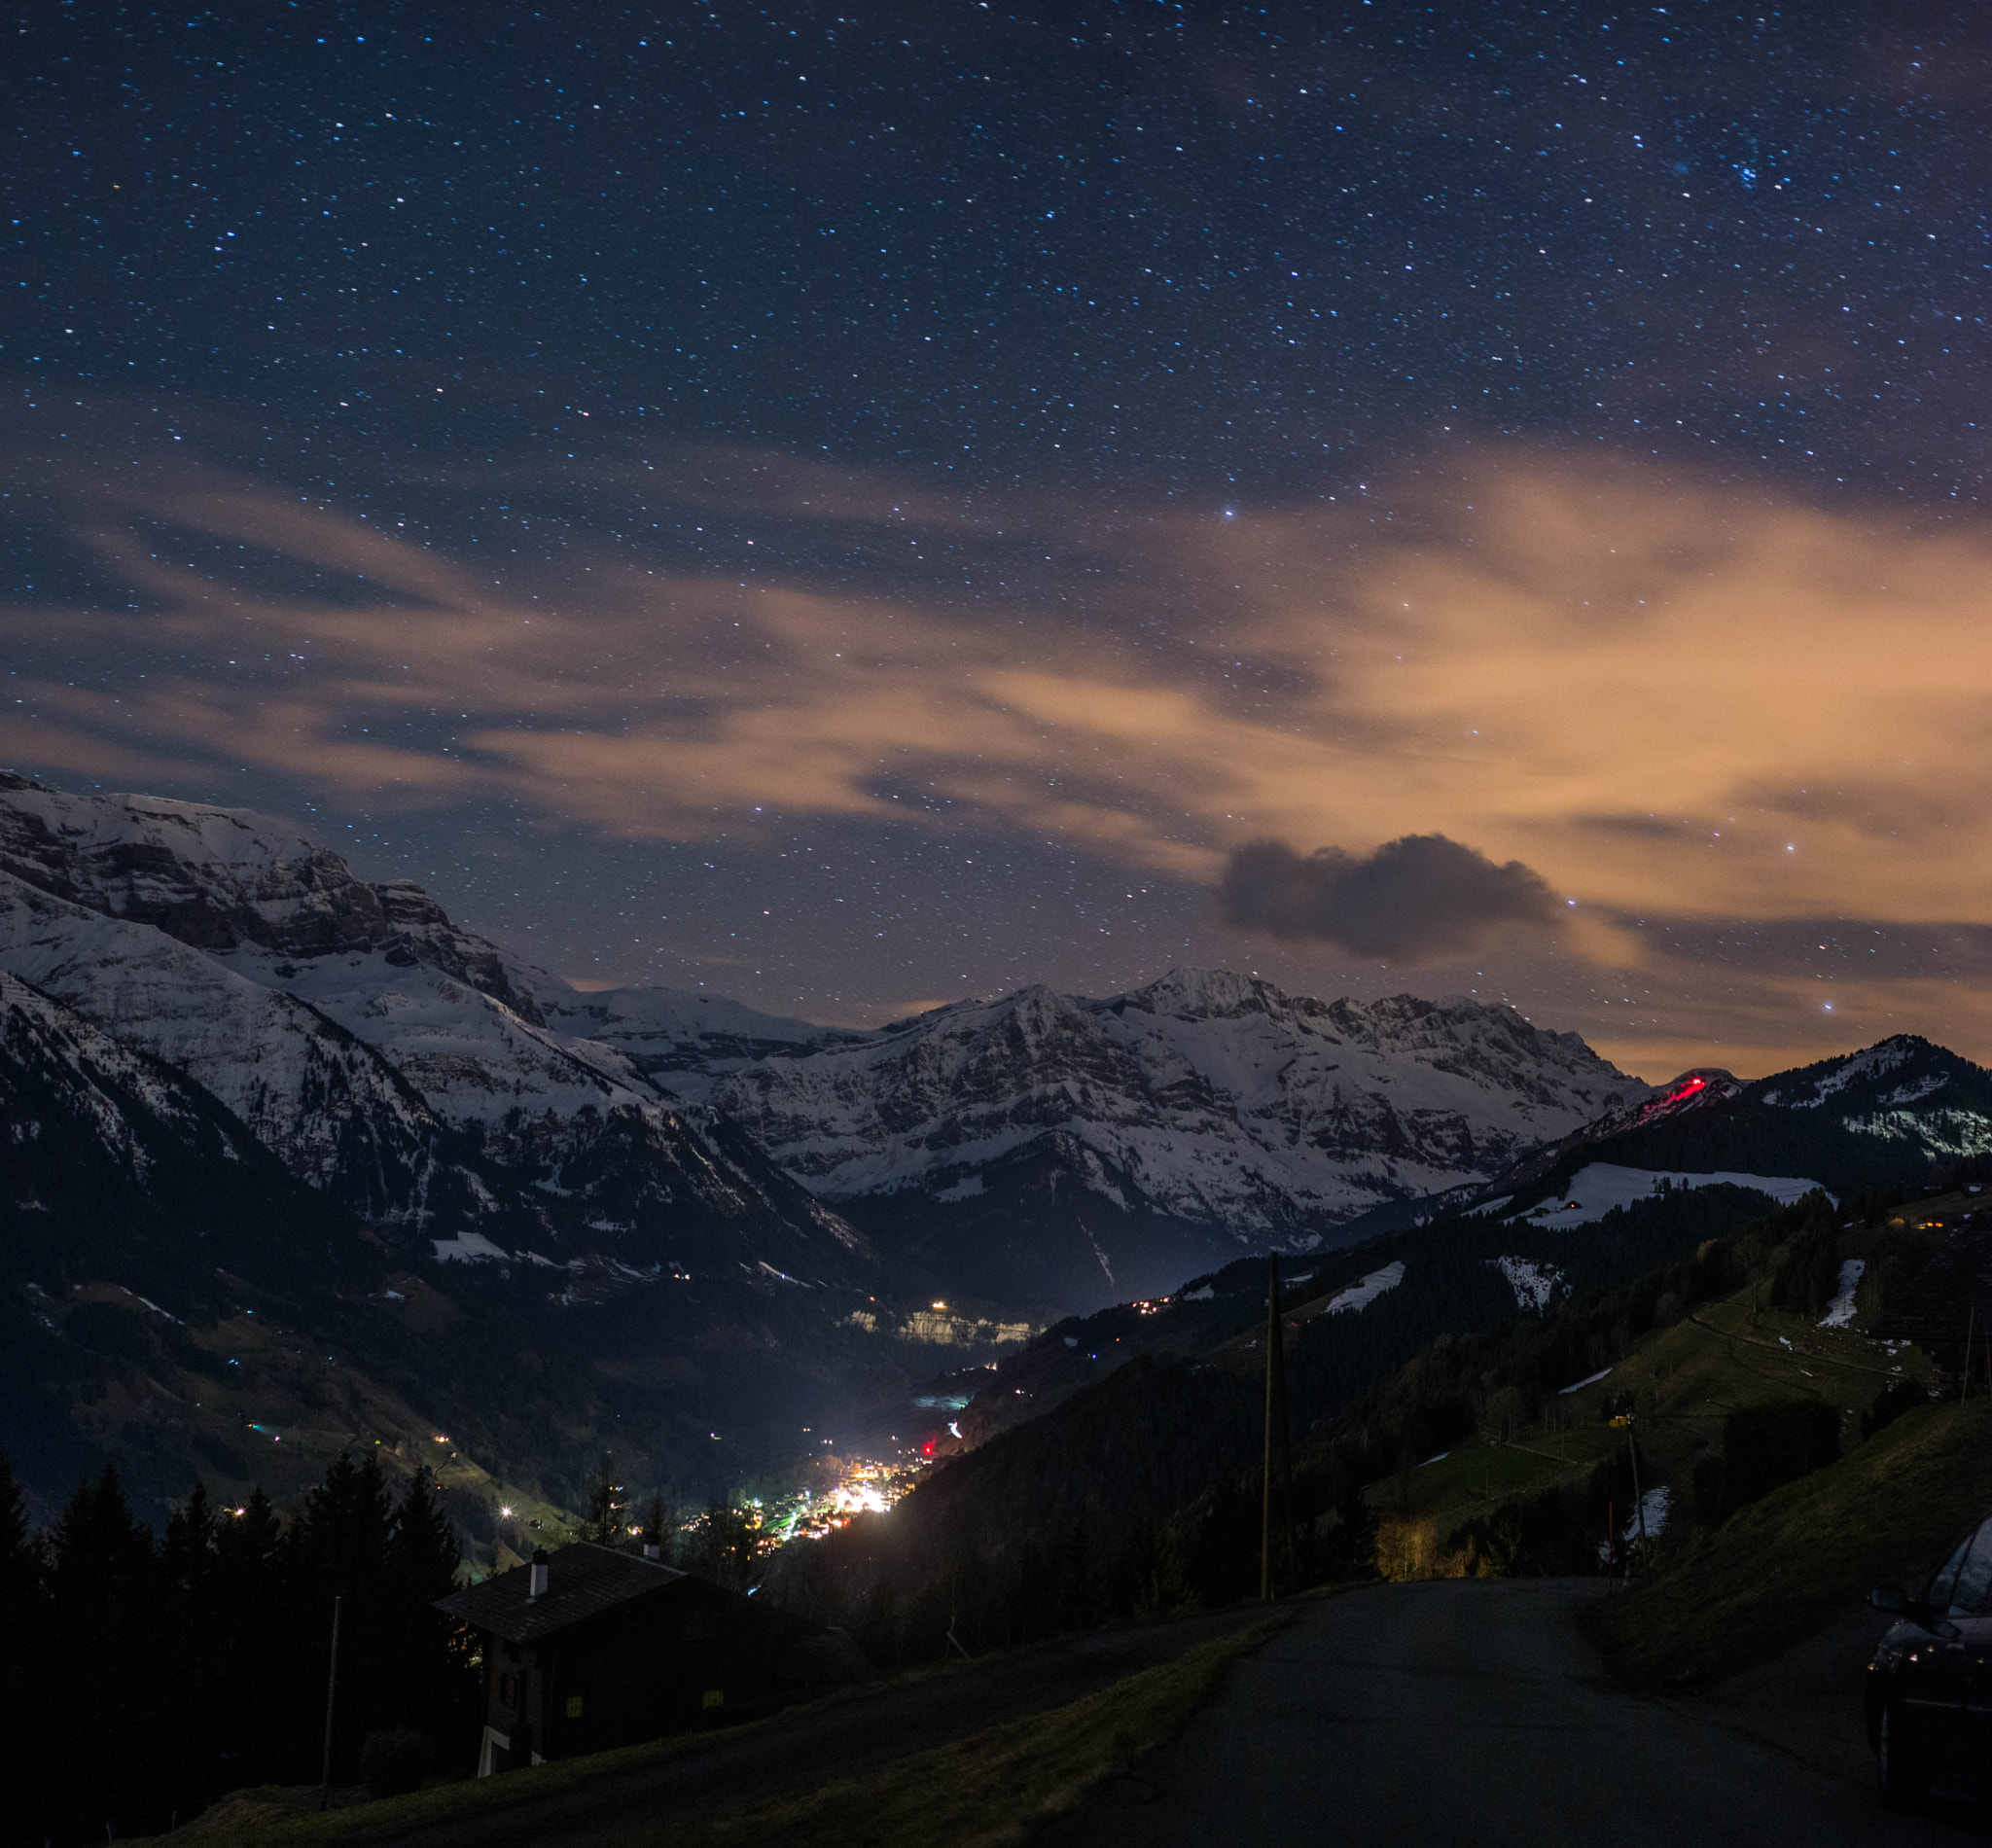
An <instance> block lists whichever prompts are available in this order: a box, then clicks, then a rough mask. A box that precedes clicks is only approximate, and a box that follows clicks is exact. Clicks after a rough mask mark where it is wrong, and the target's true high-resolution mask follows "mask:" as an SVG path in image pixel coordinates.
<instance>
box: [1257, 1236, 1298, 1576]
mask: <svg viewBox="0 0 1992 1848" xmlns="http://www.w3.org/2000/svg"><path fill="white" fill-rule="evenodd" d="M1266 1264H1267V1271H1266V1294H1265V1480H1264V1493H1263V1496H1262V1498H1261V1504H1260V1514H1259V1595H1260V1597H1261V1599H1262V1600H1263V1601H1264V1602H1265V1603H1267V1604H1270V1603H1271V1602H1272V1596H1273V1582H1272V1478H1273V1465H1274V1462H1275V1460H1277V1462H1278V1464H1279V1472H1280V1477H1281V1481H1280V1488H1281V1492H1282V1494H1283V1496H1284V1497H1285V1498H1286V1499H1285V1501H1283V1503H1282V1505H1281V1507H1282V1518H1283V1519H1284V1520H1285V1521H1286V1523H1287V1525H1288V1526H1289V1527H1291V1526H1292V1524H1293V1512H1294V1510H1293V1507H1292V1500H1293V1493H1292V1489H1291V1487H1290V1486H1289V1484H1288V1482H1287V1480H1286V1477H1287V1475H1288V1457H1287V1357H1286V1333H1285V1328H1286V1325H1285V1323H1284V1321H1283V1319H1282V1318H1281V1315H1280V1255H1279V1253H1278V1252H1274V1253H1272V1254H1271V1256H1270V1257H1269V1258H1268V1259H1267V1261H1266ZM1292 1538H1293V1537H1292V1535H1291V1534H1289V1535H1288V1540H1289V1543H1291V1541H1292ZM1291 1550H1292V1547H1291V1544H1290V1546H1289V1551H1291Z"/></svg>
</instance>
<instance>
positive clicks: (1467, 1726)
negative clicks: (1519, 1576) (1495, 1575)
mask: <svg viewBox="0 0 1992 1848" xmlns="http://www.w3.org/2000/svg"><path fill="white" fill-rule="evenodd" d="M1595 1595H1597V1587H1596V1584H1595V1582H1594V1581H1593V1582H1591V1583H1584V1582H1583V1581H1561V1582H1556V1581H1528V1580H1505V1581H1502V1580H1464V1581H1441V1582H1438V1583H1432V1584H1419V1585H1401V1586H1386V1587H1379V1588H1377V1589H1374V1590H1369V1591H1360V1592H1354V1593H1351V1594H1349V1595H1348V1596H1346V1597H1343V1598H1338V1599H1335V1600H1333V1601H1331V1602H1328V1603H1323V1604H1317V1605H1310V1606H1303V1607H1301V1609H1302V1612H1303V1615H1302V1616H1301V1617H1300V1619H1299V1621H1298V1622H1297V1623H1296V1624H1295V1625H1294V1627H1293V1628H1292V1629H1290V1630H1287V1631H1285V1632H1284V1633H1283V1634H1281V1635H1280V1636H1278V1637H1276V1638H1274V1640H1273V1641H1272V1642H1271V1643H1270V1644H1268V1645H1267V1646H1266V1647H1265V1648H1264V1649H1263V1650H1262V1651H1261V1652H1259V1653H1258V1654H1256V1655H1254V1656H1253V1657H1251V1658H1250V1659H1249V1660H1247V1661H1244V1662H1241V1663H1239V1664H1238V1665H1237V1666H1236V1667H1235V1668H1233V1669H1232V1670H1231V1672H1230V1675H1229V1676H1228V1678H1227V1681H1226V1683H1225V1686H1224V1688H1222V1690H1221V1691H1220V1692H1219V1694H1218V1695H1217V1697H1216V1698H1215V1699H1214V1700H1213V1701H1212V1702H1211V1703H1210V1704H1209V1705H1208V1706H1207V1707H1206V1708H1205V1709H1204V1710H1203V1711H1202V1712H1201V1713H1200V1714H1198V1715H1197V1716H1196V1717H1195V1718H1194V1719H1193V1720H1192V1722H1191V1724H1190V1725H1189V1727H1188V1729H1187V1730H1186V1731H1185V1733H1184V1735H1183V1736H1182V1738H1181V1739H1179V1740H1178V1741H1177V1742H1176V1743H1175V1744H1174V1745H1173V1746H1171V1747H1169V1748H1167V1749H1166V1750H1164V1751H1162V1752H1159V1753H1157V1754H1156V1755H1155V1757H1154V1758H1152V1759H1149V1760H1148V1761H1147V1762H1146V1763H1144V1764H1142V1765H1141V1766H1139V1767H1137V1771H1138V1774H1137V1775H1135V1776H1132V1777H1127V1778H1122V1779H1119V1780H1117V1781H1116V1782H1115V1783H1114V1784H1112V1785H1110V1786H1109V1787H1107V1789H1106V1790H1104V1791H1103V1792H1101V1793H1100V1794H1099V1795H1097V1796H1095V1797H1094V1798H1093V1799H1092V1800H1091V1801H1090V1802H1088V1803H1086V1804H1085V1806H1083V1807H1082V1808H1081V1809H1080V1810H1079V1811H1077V1812H1076V1813H1075V1814H1073V1815H1072V1816H1070V1817H1067V1818H1066V1819H1064V1820H1063V1821H1062V1822H1060V1823H1059V1824H1057V1825H1056V1826H1055V1827H1054V1828H1052V1829H1051V1830H1049V1831H1048V1832H1047V1833H1046V1834H1045V1835H1044V1836H1043V1837H1041V1839H1040V1843H1039V1844H1038V1848H1173V1844H1178V1843H1181V1844H1185V1845H1186V1848H1187V1845H1188V1844H1192V1843H1193V1844H1196V1845H1197V1848H1208V1844H1211V1843H1223V1842H1248V1843H1251V1844H1253V1848H1284V1845H1285V1844H1289V1843H1293V1844H1299V1843H1306V1844H1308V1845H1309V1848H1314V1845H1315V1844H1329V1843H1333V1844H1334V1848H1362V1845H1363V1844H1369V1843H1376V1844H1379V1845H1381V1844H1389V1848H1405V1844H1415V1845H1416V1848H1444V1845H1447V1844H1453V1843H1459V1844H1473V1848H1507V1845H1508V1844H1511V1843H1512V1844H1514V1848H1560V1844H1564V1843H1569V1844H1571V1845H1572V1848H1578V1845H1579V1844H1581V1845H1582V1848H1618V1844H1640V1845H1641V1848H1645V1845H1646V1844H1670V1845H1679V1848H1703V1845H1704V1844H1707V1845H1708V1848H1722V1845H1723V1844H1728V1843H1736V1844H1746V1843H1747V1844H1749V1848H1781V1845H1782V1844H1784V1843H1803V1844H1805V1845H1806V1848H1838V1844H1841V1843H1845V1844H1849V1845H1850V1848H1851V1845H1852V1844H1856V1843H1858V1844H1861V1848H1892V1845H1893V1844H1895V1843H1898V1842H1901V1843H1918V1844H1924V1845H1925V1848H1950V1844H1956V1843H1963V1842H1969V1841H1979V1842H1982V1841H1984V1840H1985V1839H1987V1838H1988V1835H1992V1830H1987V1829H1986V1828H1985V1826H1984V1825H1983V1823H1982V1822H1980V1821H1978V1820H1976V1819H1975V1818H1974V1815H1973V1813H1972V1812H1971V1811H1970V1810H1969V1809H1968V1808H1965V1807H1963V1806H1961V1805H1958V1804H1956V1803H1946V1804H1942V1805H1939V1808H1938V1810H1937V1811H1936V1812H1934V1813H1933V1814H1930V1815H1925V1816H1898V1815H1894V1814H1891V1813H1890V1812H1888V1811H1885V1810H1883V1809H1882V1808H1881V1806H1880V1803H1879V1800H1878V1799H1877V1798H1876V1797H1875V1796H1874V1795H1873V1784H1872V1776H1873V1773H1872V1768H1871V1767H1872V1759H1870V1757H1869V1754H1868V1752H1867V1740H1866V1736H1865V1734H1864V1732H1863V1730H1862V1724H1861V1718H1860V1710H1859V1706H1858V1694H1857V1692H1856V1688H1857V1682H1856V1676H1857V1672H1858V1669H1859V1665H1860V1663H1861V1661H1862V1659H1863V1658H1864V1656H1865V1654H1866V1653H1867V1650H1868V1649H1870V1648H1871V1647H1872V1644H1873V1641H1874V1638H1875V1636H1876V1635H1877V1634H1878V1633H1879V1630H1880V1628H1881V1627H1882V1625H1881V1623H1880V1621H1879V1620H1878V1619H1876V1618H1875V1617H1872V1616H1871V1614H1869V1615H1865V1616H1863V1617H1858V1618H1854V1617H1850V1618H1849V1619H1848V1620H1847V1621H1846V1622H1844V1623H1842V1624H1839V1625H1837V1626H1835V1627H1834V1628H1833V1629H1832V1630H1831V1631H1829V1632H1828V1633H1827V1634H1826V1635H1825V1636H1824V1637H1822V1638H1821V1639H1819V1640H1818V1641H1817V1642H1816V1643H1814V1644H1812V1645H1807V1646H1805V1647H1804V1648H1803V1649H1801V1650H1799V1651H1797V1652H1795V1653H1794V1654H1793V1655H1792V1656H1790V1657H1787V1658H1785V1659H1784V1660H1783V1661H1781V1662H1779V1663H1776V1664H1772V1665H1770V1666H1769V1667H1767V1668H1765V1669H1760V1670H1756V1671H1753V1673H1752V1674H1751V1675H1750V1676H1747V1677H1741V1678H1739V1679H1738V1680H1737V1681H1736V1682H1734V1683H1731V1684H1729V1685H1728V1686H1727V1687H1726V1688H1724V1689H1722V1690H1720V1691H1719V1692H1718V1693H1717V1694H1715V1695H1712V1696H1708V1697H1704V1698H1701V1699H1679V1700H1650V1699H1643V1698H1640V1697H1637V1696H1634V1695H1631V1694H1628V1693H1626V1692H1624V1691H1623V1690H1622V1689H1621V1688H1618V1686H1617V1685H1616V1684H1614V1683H1613V1682H1612V1681H1611V1680H1610V1678H1609V1677H1608V1676H1607V1675H1606V1674H1605V1673H1604V1671H1603V1669H1602V1667H1601V1666H1600V1664H1599V1662H1598V1659H1597V1657H1596V1656H1595V1655H1593V1654H1592V1653H1591V1651H1590V1649H1589V1647H1588V1645H1586V1644H1585V1643H1584V1641H1583V1638H1582V1637H1580V1636H1579V1635H1578V1633H1577V1631H1576V1629H1575V1627H1574V1626H1573V1624H1572V1622H1571V1617H1572V1616H1573V1614H1574V1613H1575V1612H1576V1611H1577V1610H1578V1609H1579V1608H1580V1607H1581V1606H1582V1604H1583V1601H1584V1600H1585V1599H1587V1598H1589V1597H1593V1596H1595Z"/></svg>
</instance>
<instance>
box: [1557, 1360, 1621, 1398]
mask: <svg viewBox="0 0 1992 1848" xmlns="http://www.w3.org/2000/svg"><path fill="white" fill-rule="evenodd" d="M1611 1370H1612V1369H1611V1368H1609V1367H1608V1368H1605V1373H1609V1372H1610V1371H1611ZM1605 1373H1593V1374H1592V1375H1591V1376H1590V1378H1589V1379H1581V1380H1579V1381H1578V1382H1577V1384H1576V1385H1575V1386H1566V1387H1564V1388H1563V1390H1562V1392H1560V1393H1559V1394H1558V1395H1557V1397H1558V1398H1559V1399H1561V1398H1565V1397H1567V1396H1568V1395H1569V1394H1571V1393H1581V1392H1583V1389H1584V1388H1585V1387H1586V1386H1595V1385H1596V1384H1597V1383H1598V1381H1599V1380H1601V1379H1603V1378H1604V1377H1605Z"/></svg>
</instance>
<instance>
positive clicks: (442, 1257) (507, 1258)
mask: <svg viewBox="0 0 1992 1848" xmlns="http://www.w3.org/2000/svg"><path fill="white" fill-rule="evenodd" d="M429 1242H430V1243H431V1244H433V1245H434V1246H435V1247H436V1262H438V1263H443V1264H479V1263H485V1264H488V1263H493V1262H496V1263H502V1264H509V1263H510V1262H512V1254H511V1253H510V1252H509V1251H506V1250H505V1249H504V1248H503V1247H502V1246H499V1245H494V1244H492V1243H491V1241H490V1240H489V1239H488V1238H486V1237H485V1236H484V1234H483V1233H482V1232H465V1233H464V1234H463V1235H462V1236H461V1237H459V1238H436V1239H431V1240H430V1241H429Z"/></svg>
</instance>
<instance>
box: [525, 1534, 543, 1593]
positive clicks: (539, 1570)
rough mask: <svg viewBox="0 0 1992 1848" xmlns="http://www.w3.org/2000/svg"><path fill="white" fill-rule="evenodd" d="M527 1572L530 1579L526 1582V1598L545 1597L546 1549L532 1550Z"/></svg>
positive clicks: (537, 1548)
mask: <svg viewBox="0 0 1992 1848" xmlns="http://www.w3.org/2000/svg"><path fill="white" fill-rule="evenodd" d="M528 1570H529V1571H530V1572H531V1573H532V1577H531V1579H529V1580H528V1581H526V1596H527V1597H528V1598H544V1597H545V1596H546V1595H547V1549H546V1547H544V1546H535V1547H534V1548H533V1562H532V1565H531V1566H530V1567H529V1568H528Z"/></svg>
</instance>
